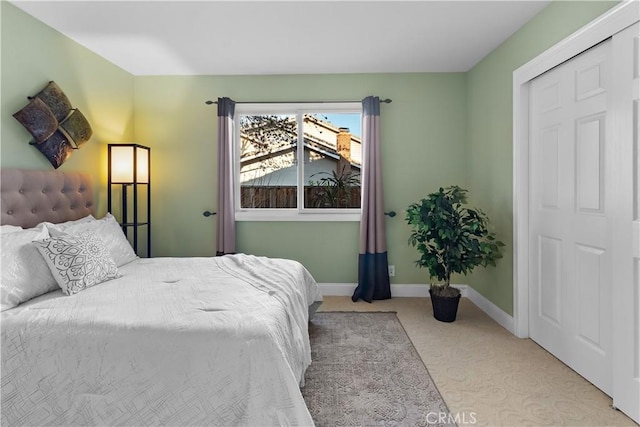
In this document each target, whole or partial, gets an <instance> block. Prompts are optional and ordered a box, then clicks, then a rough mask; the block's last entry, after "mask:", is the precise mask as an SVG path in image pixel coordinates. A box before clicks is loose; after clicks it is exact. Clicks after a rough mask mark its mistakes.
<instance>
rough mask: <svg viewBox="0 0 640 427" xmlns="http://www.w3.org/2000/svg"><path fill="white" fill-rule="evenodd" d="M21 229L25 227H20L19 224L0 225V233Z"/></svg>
mask: <svg viewBox="0 0 640 427" xmlns="http://www.w3.org/2000/svg"><path fill="white" fill-rule="evenodd" d="M20 230H23V228H22V227H20V226H19V225H9V224H5V225H0V234H5V233H13V232H15V231H20Z"/></svg>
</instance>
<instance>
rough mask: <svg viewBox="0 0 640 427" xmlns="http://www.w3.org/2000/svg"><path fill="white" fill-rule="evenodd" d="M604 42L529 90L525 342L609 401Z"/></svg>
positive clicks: (607, 71) (607, 46)
mask: <svg viewBox="0 0 640 427" xmlns="http://www.w3.org/2000/svg"><path fill="white" fill-rule="evenodd" d="M610 85H611V42H610V41H607V42H604V43H602V44H600V45H598V46H596V47H594V48H592V49H590V50H588V51H586V52H584V53H582V54H581V55H579V56H577V57H575V58H574V59H572V60H570V61H568V62H566V63H564V64H562V65H560V66H558V67H556V68H554V69H552V70H550V71H548V72H547V73H545V74H543V75H541V76H539V77H538V78H536V79H534V80H533V81H532V82H531V85H530V94H529V99H530V109H529V110H530V114H531V116H530V127H529V128H530V149H531V155H530V165H529V167H530V174H531V179H530V185H531V188H530V191H529V194H530V198H531V199H530V201H529V206H530V212H529V215H530V230H529V233H530V234H529V242H530V244H531V245H532V247H531V248H530V254H531V260H530V263H531V265H530V268H529V271H530V278H529V284H530V287H529V289H530V296H529V301H530V309H529V312H530V319H529V322H530V331H529V332H530V336H531V338H532V339H534V340H535V341H537V342H538V343H539V344H540V345H542V346H543V347H545V348H546V349H547V350H549V351H550V352H551V353H553V354H554V355H555V356H556V357H558V358H559V359H560V360H562V361H563V362H565V363H566V364H567V365H569V366H570V367H571V368H573V369H574V370H575V371H577V372H578V373H580V374H581V375H583V376H584V377H585V378H587V379H588V380H589V381H591V382H592V383H594V384H595V385H596V386H598V387H599V388H601V389H602V390H603V391H605V392H606V393H608V394H611V393H612V388H613V385H612V383H613V381H612V349H611V347H612V339H611V332H610V331H611V328H612V321H611V251H610V245H611V239H610V233H611V227H612V219H611V216H610V214H609V212H610V210H611V209H610V205H611V202H612V200H611V196H610V194H609V193H610V186H611V182H610V179H609V176H610V173H611V170H610V169H611V168H610V166H608V163H607V161H608V156H609V152H610V150H611V137H610V133H611V130H610V128H611V124H610V122H611V111H610V107H609V102H610V96H611V94H610V92H611V88H610Z"/></svg>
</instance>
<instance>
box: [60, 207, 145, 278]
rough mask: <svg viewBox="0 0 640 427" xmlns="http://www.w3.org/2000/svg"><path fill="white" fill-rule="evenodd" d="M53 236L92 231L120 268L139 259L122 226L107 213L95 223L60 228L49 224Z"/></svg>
mask: <svg viewBox="0 0 640 427" xmlns="http://www.w3.org/2000/svg"><path fill="white" fill-rule="evenodd" d="M47 228H48V229H49V233H50V234H51V236H54V237H55V236H60V235H62V234H63V233H68V234H79V233H83V232H85V231H91V232H92V233H94V234H95V235H96V236H98V237H99V238H100V240H102V241H103V242H104V244H105V246H106V247H107V250H108V251H109V254H110V255H111V258H113V260H114V261H115V263H116V265H117V266H118V267H120V266H123V265H125V264H127V263H129V262H131V261H133V260H135V259H137V258H138V256H137V255H136V253H135V252H134V251H133V248H132V247H131V244H130V243H129V241H128V240H127V238H126V236H125V235H124V233H123V232H122V228H121V227H120V224H118V222H117V221H116V219H115V218H114V216H113V215H111V214H110V213H107V214H106V215H105V217H104V218H102V219H99V220H94V221H85V222H80V223H76V224H69V225H66V226H65V227H59V226H58V224H55V225H54V224H51V225H49V224H47Z"/></svg>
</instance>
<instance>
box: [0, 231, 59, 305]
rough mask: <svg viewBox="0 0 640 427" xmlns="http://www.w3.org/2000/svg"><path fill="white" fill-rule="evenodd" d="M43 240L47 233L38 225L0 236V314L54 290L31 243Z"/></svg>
mask: <svg viewBox="0 0 640 427" xmlns="http://www.w3.org/2000/svg"><path fill="white" fill-rule="evenodd" d="M47 237H49V233H48V231H47V229H46V228H45V227H44V226H43V225H42V224H40V225H38V226H37V227H35V228H30V229H28V230H20V231H15V232H13V233H6V234H4V233H3V234H2V237H1V238H0V246H1V248H2V250H1V251H0V253H1V258H2V283H1V289H0V311H4V310H7V309H10V308H13V307H15V306H17V305H18V304H20V303H23V302H26V301H28V300H30V299H31V298H35V297H37V296H40V295H42V294H45V293H47V292H50V291H53V290H56V289H58V285H57V284H56V281H55V279H54V278H53V276H52V275H51V272H50V271H49V267H48V266H47V264H46V263H45V261H44V260H43V259H42V257H41V256H40V254H39V253H38V250H37V249H36V248H35V247H34V246H33V245H32V244H31V242H32V241H34V240H42V239H46V238H47Z"/></svg>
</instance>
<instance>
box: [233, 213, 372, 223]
mask: <svg viewBox="0 0 640 427" xmlns="http://www.w3.org/2000/svg"><path fill="white" fill-rule="evenodd" d="M235 216H236V221H290V222H295V221H312V222H340V221H341V222H359V221H360V212H359V211H358V212H323V213H314V212H298V211H275V212H264V211H261V212H255V211H239V212H236V215H235Z"/></svg>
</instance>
